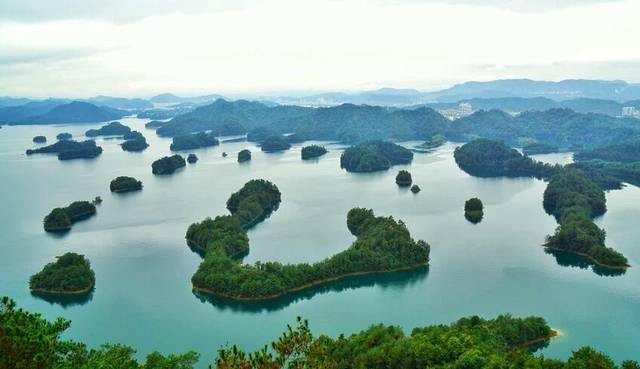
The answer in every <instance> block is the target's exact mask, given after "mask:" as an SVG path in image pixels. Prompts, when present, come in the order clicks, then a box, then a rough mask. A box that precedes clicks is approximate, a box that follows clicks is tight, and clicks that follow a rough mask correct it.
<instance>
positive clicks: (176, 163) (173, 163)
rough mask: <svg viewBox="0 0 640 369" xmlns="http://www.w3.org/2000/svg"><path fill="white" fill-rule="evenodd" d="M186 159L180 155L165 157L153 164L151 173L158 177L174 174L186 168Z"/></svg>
mask: <svg viewBox="0 0 640 369" xmlns="http://www.w3.org/2000/svg"><path fill="white" fill-rule="evenodd" d="M186 165H187V163H186V162H185V161H184V158H183V157H182V156H180V155H178V154H175V155H172V156H165V157H163V158H160V159H158V160H156V161H154V162H153V163H152V164H151V172H152V173H153V174H156V175H165V174H173V172H175V171H176V170H177V169H178V168H182V167H184V166H186Z"/></svg>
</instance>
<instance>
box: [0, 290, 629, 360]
mask: <svg viewBox="0 0 640 369" xmlns="http://www.w3.org/2000/svg"><path fill="white" fill-rule="evenodd" d="M70 325H71V322H70V321H69V320H65V319H63V318H58V319H56V320H55V321H53V322H52V321H49V320H47V319H45V318H44V317H42V315H41V314H38V313H31V312H29V311H27V310H24V309H22V308H18V307H17V305H16V303H15V301H13V300H11V299H10V298H8V297H6V296H5V297H2V298H1V299H0V332H3V334H2V335H0V367H2V368H40V369H62V368H119V369H120V368H126V369H194V367H195V365H196V364H197V363H198V360H199V358H200V355H199V354H197V353H196V352H193V351H188V352H185V353H181V354H168V355H166V356H165V355H163V354H160V353H159V352H156V351H154V352H151V353H149V354H148V355H147V356H146V358H145V359H144V361H143V362H139V361H138V360H139V359H136V356H135V354H136V350H135V349H134V348H132V347H129V346H125V345H122V344H109V343H107V344H103V345H101V346H100V347H98V348H88V346H87V345H86V344H84V343H82V342H78V341H71V340H67V339H64V338H63V335H65V332H66V330H67V329H68V328H69V327H70ZM556 335H558V332H557V331H555V330H553V329H552V328H551V327H550V326H549V324H548V323H547V321H546V320H544V319H543V318H541V317H535V316H529V317H523V318H516V317H512V316H511V315H499V316H497V317H496V318H494V319H484V318H480V317H478V316H469V317H466V318H461V319H459V320H457V321H456V322H454V323H452V324H449V325H445V324H438V325H430V326H424V327H416V328H414V329H413V330H412V331H411V333H410V334H405V333H404V331H403V330H402V329H401V328H400V327H398V326H388V325H383V324H375V325H371V326H370V327H369V328H367V329H364V330H362V331H360V332H357V333H354V334H346V335H340V336H339V337H329V336H325V335H321V336H317V337H316V336H315V335H314V333H313V332H312V330H311V328H310V327H309V322H308V321H307V320H304V319H302V318H297V320H296V323H295V324H294V325H292V326H289V325H288V326H287V327H286V328H285V330H284V332H283V334H282V335H280V337H278V338H276V340H275V341H273V342H271V343H270V344H268V345H265V346H264V348H262V349H260V350H258V351H256V352H245V351H243V350H242V349H240V348H238V346H236V345H226V346H223V347H221V348H219V350H218V353H217V355H216V357H215V359H214V362H213V363H211V365H210V368H212V369H213V368H215V369H265V368H282V369H284V368H287V369H299V368H345V369H346V368H356V369H365V368H366V369H388V368H402V369H422V368H433V369H452V368H453V369H477V368H505V369H507V368H513V369H516V368H518V369H519V368H527V369H640V364H638V362H636V361H633V360H625V361H622V363H621V364H620V365H617V364H616V363H615V362H614V361H613V360H612V359H611V358H610V357H609V356H608V355H606V354H604V353H602V352H599V351H597V350H595V349H593V348H592V347H590V346H583V347H580V348H578V349H576V350H574V351H573V352H572V353H571V355H569V357H568V358H567V359H566V360H558V359H549V358H546V357H545V356H544V355H535V354H534V353H533V351H534V350H535V348H537V347H543V346H545V345H547V344H548V343H549V342H550V341H551V340H552V339H553V337H555V336H556ZM70 353H72V354H70Z"/></svg>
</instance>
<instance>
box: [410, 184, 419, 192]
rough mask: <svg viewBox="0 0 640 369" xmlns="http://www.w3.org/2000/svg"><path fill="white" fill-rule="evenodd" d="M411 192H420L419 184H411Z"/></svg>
mask: <svg viewBox="0 0 640 369" xmlns="http://www.w3.org/2000/svg"><path fill="white" fill-rule="evenodd" d="M411 192H413V193H418V192H420V186H418V185H416V184H414V185H413V186H411Z"/></svg>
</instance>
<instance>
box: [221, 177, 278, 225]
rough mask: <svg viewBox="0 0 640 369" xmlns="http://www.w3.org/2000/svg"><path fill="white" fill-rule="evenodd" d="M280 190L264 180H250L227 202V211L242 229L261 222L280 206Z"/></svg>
mask: <svg viewBox="0 0 640 369" xmlns="http://www.w3.org/2000/svg"><path fill="white" fill-rule="evenodd" d="M280 201H281V200H280V190H278V187H277V186H276V185H275V184H273V183H271V182H269V181H266V180H264V179H252V180H250V181H249V182H247V183H245V184H244V186H242V188H241V189H240V190H238V191H237V192H234V193H233V194H231V196H230V197H229V199H228V200H227V209H228V210H229V212H230V213H231V214H232V215H233V216H234V217H235V218H236V219H238V221H239V222H240V224H241V225H242V226H243V227H244V228H250V227H252V226H253V225H255V224H257V223H259V222H261V221H262V220H264V219H265V218H266V217H268V216H269V215H271V213H272V212H273V211H275V210H277V209H278V206H279V205H280Z"/></svg>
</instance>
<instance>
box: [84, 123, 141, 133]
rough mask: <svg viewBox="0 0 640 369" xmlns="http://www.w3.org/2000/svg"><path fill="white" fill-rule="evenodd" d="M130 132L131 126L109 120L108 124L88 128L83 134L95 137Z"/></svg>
mask: <svg viewBox="0 0 640 369" xmlns="http://www.w3.org/2000/svg"><path fill="white" fill-rule="evenodd" d="M130 132H131V128H129V127H127V126H125V125H124V124H122V123H120V122H111V123H109V124H105V125H104V126H102V127H100V128H98V129H90V130H88V131H86V132H85V133H84V134H85V136H87V137H97V136H122V135H126V134H128V133H130Z"/></svg>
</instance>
